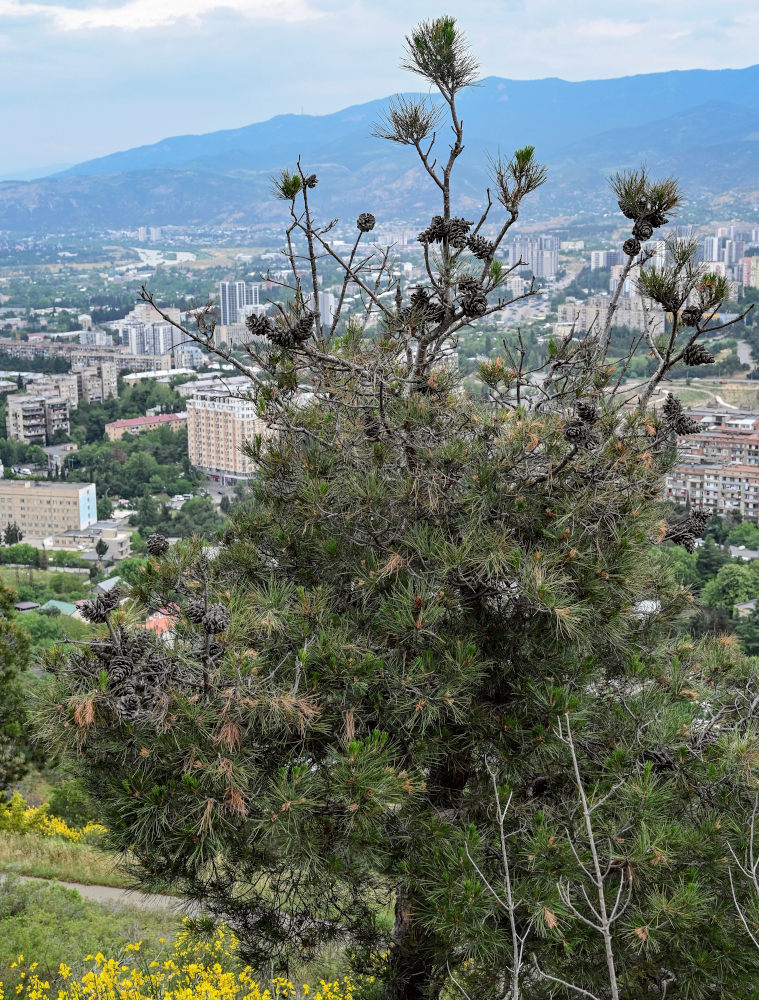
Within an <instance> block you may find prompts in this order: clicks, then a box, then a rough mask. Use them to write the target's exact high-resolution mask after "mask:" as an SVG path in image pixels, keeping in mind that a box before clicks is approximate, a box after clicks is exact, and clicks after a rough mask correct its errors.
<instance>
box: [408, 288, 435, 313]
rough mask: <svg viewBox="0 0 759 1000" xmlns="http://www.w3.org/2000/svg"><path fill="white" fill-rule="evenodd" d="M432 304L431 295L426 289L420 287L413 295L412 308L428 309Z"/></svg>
mask: <svg viewBox="0 0 759 1000" xmlns="http://www.w3.org/2000/svg"><path fill="white" fill-rule="evenodd" d="M429 303H430V294H429V292H428V291H427V289H426V288H423V287H422V286H421V285H418V286H417V287H416V288H415V289H414V290H413V292H412V293H411V308H412V309H426V308H427V306H428V305H429Z"/></svg>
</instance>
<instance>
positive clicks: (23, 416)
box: [5, 393, 69, 445]
mask: <svg viewBox="0 0 759 1000" xmlns="http://www.w3.org/2000/svg"><path fill="white" fill-rule="evenodd" d="M5 426H6V431H7V435H8V437H9V438H12V439H13V440H15V441H24V442H25V443H26V444H39V445H46V444H52V441H53V435H54V434H55V432H56V431H59V430H60V431H64V433H66V434H68V432H69V404H68V402H67V401H66V400H65V399H61V398H60V397H59V396H50V397H47V396H32V395H27V394H26V393H17V394H14V395H11V396H8V400H7V411H6V415H5Z"/></svg>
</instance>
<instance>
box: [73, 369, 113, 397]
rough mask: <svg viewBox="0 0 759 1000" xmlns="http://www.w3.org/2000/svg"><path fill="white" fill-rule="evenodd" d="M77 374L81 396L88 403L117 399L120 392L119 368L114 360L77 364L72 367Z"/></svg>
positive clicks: (74, 373)
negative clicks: (92, 363)
mask: <svg viewBox="0 0 759 1000" xmlns="http://www.w3.org/2000/svg"><path fill="white" fill-rule="evenodd" d="M72 374H73V375H74V376H76V382H77V388H78V390H79V398H80V399H86V400H87V402H88V403H102V402H103V401H104V400H106V399H111V398H113V399H115V398H116V397H117V396H118V394H119V391H118V378H119V370H118V368H117V366H116V365H115V364H114V363H113V362H112V361H98V362H97V364H94V365H89V366H88V367H85V366H76V367H74V368H73V369H72Z"/></svg>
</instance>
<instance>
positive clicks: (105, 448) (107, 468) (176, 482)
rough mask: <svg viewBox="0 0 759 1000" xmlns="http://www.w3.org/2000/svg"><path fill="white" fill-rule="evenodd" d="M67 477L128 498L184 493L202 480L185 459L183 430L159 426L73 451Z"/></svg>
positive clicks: (104, 491)
mask: <svg viewBox="0 0 759 1000" xmlns="http://www.w3.org/2000/svg"><path fill="white" fill-rule="evenodd" d="M68 467H69V469H70V470H71V471H70V472H69V473H68V475H69V478H76V479H84V480H91V481H92V482H96V483H97V484H98V492H99V493H101V494H103V495H105V494H106V493H107V494H108V495H109V496H112V497H123V498H124V499H127V500H131V499H136V498H138V497H141V496H144V495H146V494H150V493H167V494H168V495H170V496H171V495H173V494H175V493H186V492H188V487H192V486H193V485H195V484H198V483H201V482H203V481H204V478H203V476H202V475H201V474H200V473H198V472H197V471H196V470H195V469H193V468H192V466H191V465H190V463H189V460H188V458H187V431H186V430H180V431H172V430H171V429H170V428H168V427H160V428H158V430H155V431H144V432H143V433H142V434H136V435H134V436H132V435H126V436H124V437H123V438H122V439H121V440H120V441H101V442H98V443H95V444H88V445H85V446H84V447H82V448H80V449H79V450H78V451H76V452H73V453H72V455H71V458H70V461H69V463H68Z"/></svg>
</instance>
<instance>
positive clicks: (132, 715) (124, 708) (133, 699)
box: [116, 694, 142, 722]
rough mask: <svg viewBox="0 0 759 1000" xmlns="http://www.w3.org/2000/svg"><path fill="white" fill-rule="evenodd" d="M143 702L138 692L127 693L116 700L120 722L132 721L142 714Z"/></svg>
mask: <svg viewBox="0 0 759 1000" xmlns="http://www.w3.org/2000/svg"><path fill="white" fill-rule="evenodd" d="M141 708H142V703H141V702H140V699H139V697H138V696H137V695H136V694H125V695H122V697H121V698H119V700H118V701H117V702H116V714H117V715H118V717H119V722H130V721H132V720H133V719H136V718H137V716H138V715H139V714H140V709H141Z"/></svg>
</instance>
